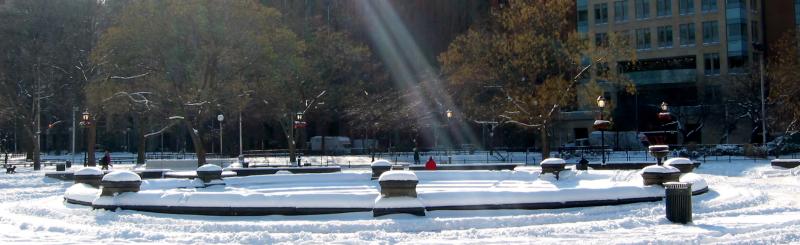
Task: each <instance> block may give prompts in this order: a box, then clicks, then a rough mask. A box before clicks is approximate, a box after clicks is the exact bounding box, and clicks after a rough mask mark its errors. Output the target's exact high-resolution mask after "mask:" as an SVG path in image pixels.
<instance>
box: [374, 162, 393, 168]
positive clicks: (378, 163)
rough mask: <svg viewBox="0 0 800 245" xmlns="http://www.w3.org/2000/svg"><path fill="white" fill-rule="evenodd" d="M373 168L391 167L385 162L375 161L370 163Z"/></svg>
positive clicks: (390, 164)
mask: <svg viewBox="0 0 800 245" xmlns="http://www.w3.org/2000/svg"><path fill="white" fill-rule="evenodd" d="M372 166H373V167H389V166H392V163H390V162H389V161H386V160H377V161H374V162H372Z"/></svg>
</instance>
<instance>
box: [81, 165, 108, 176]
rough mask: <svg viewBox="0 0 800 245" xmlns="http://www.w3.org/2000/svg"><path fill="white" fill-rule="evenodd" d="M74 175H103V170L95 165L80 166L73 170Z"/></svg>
mask: <svg viewBox="0 0 800 245" xmlns="http://www.w3.org/2000/svg"><path fill="white" fill-rule="evenodd" d="M75 175H103V170H100V169H99V168H96V167H88V168H82V169H79V170H78V171H75Z"/></svg>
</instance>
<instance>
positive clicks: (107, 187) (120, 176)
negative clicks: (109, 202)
mask: <svg viewBox="0 0 800 245" xmlns="http://www.w3.org/2000/svg"><path fill="white" fill-rule="evenodd" d="M102 183H103V191H102V192H101V193H100V195H101V196H113V195H114V194H117V193H123V192H138V191H139V186H140V185H141V184H142V178H141V177H139V175H138V174H136V173H134V172H131V171H114V172H111V173H109V174H106V175H105V176H103V180H102Z"/></svg>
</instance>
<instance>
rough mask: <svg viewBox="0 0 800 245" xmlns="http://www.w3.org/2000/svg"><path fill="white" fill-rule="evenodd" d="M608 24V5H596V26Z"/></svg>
mask: <svg viewBox="0 0 800 245" xmlns="http://www.w3.org/2000/svg"><path fill="white" fill-rule="evenodd" d="M606 23H608V4H607V3H601V4H595V5H594V24H606Z"/></svg>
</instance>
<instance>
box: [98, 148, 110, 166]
mask: <svg viewBox="0 0 800 245" xmlns="http://www.w3.org/2000/svg"><path fill="white" fill-rule="evenodd" d="M109 165H111V153H109V152H108V150H106V153H105V154H104V155H103V158H102V159H100V166H101V167H102V168H101V169H102V170H108V166H109ZM111 166H113V165H111Z"/></svg>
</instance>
